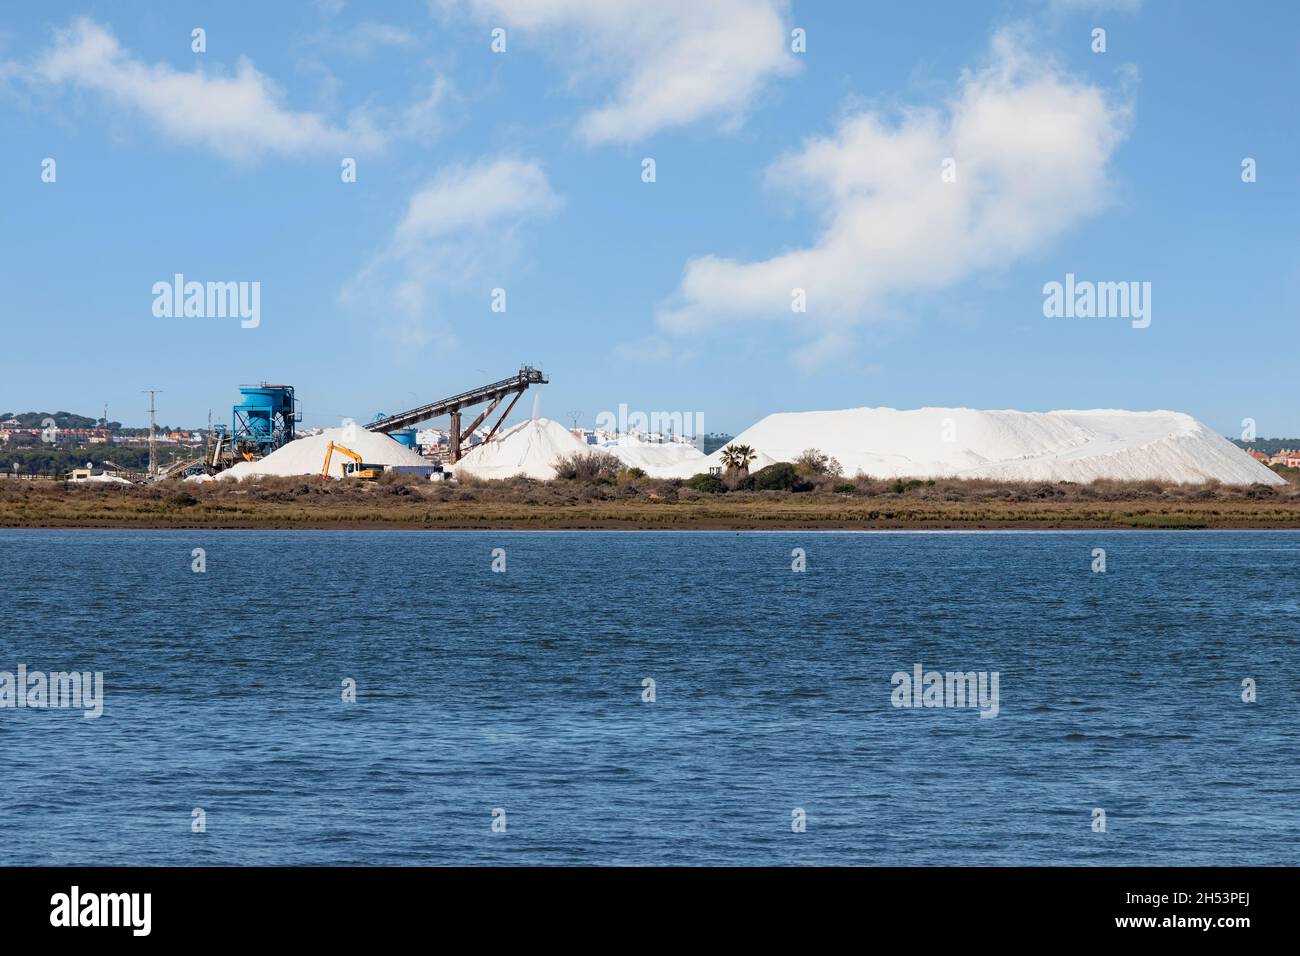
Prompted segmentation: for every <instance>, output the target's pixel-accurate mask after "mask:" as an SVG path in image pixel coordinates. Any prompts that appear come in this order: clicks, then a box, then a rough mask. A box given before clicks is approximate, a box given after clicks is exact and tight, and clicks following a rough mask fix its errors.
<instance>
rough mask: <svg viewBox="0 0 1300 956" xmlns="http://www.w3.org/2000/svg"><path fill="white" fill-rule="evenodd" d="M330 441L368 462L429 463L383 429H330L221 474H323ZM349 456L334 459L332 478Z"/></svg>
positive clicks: (225, 477) (224, 476)
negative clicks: (378, 430)
mask: <svg viewBox="0 0 1300 956" xmlns="http://www.w3.org/2000/svg"><path fill="white" fill-rule="evenodd" d="M330 442H336V443H337V444H339V445H343V446H344V447H345V448H350V449H351V450H352V451H354V452H356V453H357V454H358V455H360V456H361V460H362V461H363V462H364V463H365V464H368V465H427V464H429V463H428V462H427V461H425V460H424V459H423V458H421V457H420V455H419V454H418V453H417V452H414V451H412V450H411V449H409V448H407V447H406V446H405V445H403V444H402V443H401V442H399V441H396V440H395V439H392V438H389V437H388V436H387V435H385V434H383V433H382V432H370V431H366V430H365V429H364V428H326V429H325V430H324V431H322V432H321V433H320V434H319V435H309V436H307V437H306V438H297V439H294V440H293V441H291V442H289V443H288V444H287V445H281V446H280V447H279V448H277V449H276V450H275V451H273V452H271V454H269V455H267V456H266V457H265V458H261V459H259V460H257V461H241V462H240V463H239V464H237V465H233V466H231V467H230V468H227V469H226V470H225V471H223V472H221V473H220V474H219V475H217V477H218V478H221V479H223V480H230V479H234V480H236V481H238V480H240V479H243V478H260V477H262V476H264V475H282V476H283V475H319V474H320V471H321V468H322V467H323V466H324V464H325V452H326V451H327V450H328V449H329V444H330ZM351 461H352V459H351V458H349V457H348V456H347V455H343V454H340V453H339V452H338V451H337V450H336V451H335V452H334V457H333V458H331V459H330V477H332V478H339V477H341V476H342V474H343V465H344V464H345V463H347V462H351Z"/></svg>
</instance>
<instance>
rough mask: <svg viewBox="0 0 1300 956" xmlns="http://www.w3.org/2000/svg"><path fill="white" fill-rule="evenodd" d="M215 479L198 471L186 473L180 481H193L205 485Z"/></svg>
mask: <svg viewBox="0 0 1300 956" xmlns="http://www.w3.org/2000/svg"><path fill="white" fill-rule="evenodd" d="M216 480H217V479H215V478H213V477H212V476H211V475H205V474H203V473H202V472H199V473H198V474H196V475H186V476H185V477H184V478H182V479H181V481H189V482H193V483H194V484H196V485H206V484H207V483H208V482H209V481H216Z"/></svg>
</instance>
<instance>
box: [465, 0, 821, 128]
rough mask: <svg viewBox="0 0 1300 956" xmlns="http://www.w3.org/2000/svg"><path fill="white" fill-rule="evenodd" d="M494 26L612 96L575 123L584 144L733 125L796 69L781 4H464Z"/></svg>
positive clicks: (650, 0) (586, 0)
mask: <svg viewBox="0 0 1300 956" xmlns="http://www.w3.org/2000/svg"><path fill="white" fill-rule="evenodd" d="M470 2H471V3H472V6H473V7H474V9H475V10H476V11H477V12H478V13H479V14H480V15H481V16H482V17H484V18H486V19H488V20H490V21H491V22H492V23H494V24H495V25H500V26H504V27H505V28H506V29H507V31H513V30H518V31H520V32H521V33H522V34H525V35H527V34H543V35H545V36H546V37H549V38H551V39H552V40H553V42H554V45H555V55H556V57H557V58H558V59H562V60H563V61H564V62H566V63H567V64H568V65H569V66H570V68H571V70H572V75H573V79H574V81H575V83H577V84H579V85H581V84H583V83H584V82H586V83H590V85H592V86H597V87H598V88H600V89H605V88H607V87H608V86H609V85H610V83H611V82H612V83H613V86H614V92H613V95H612V97H611V98H610V99H609V101H608V102H607V103H605V104H604V105H603V106H600V107H599V108H597V109H595V110H592V111H591V112H588V113H587V114H586V115H585V116H583V117H582V118H581V119H580V121H579V123H578V132H579V134H580V135H581V136H582V137H583V138H584V139H585V140H586V141H588V142H591V143H608V142H634V141H637V140H641V139H644V138H645V137H647V136H650V135H652V134H653V133H656V132H658V131H659V130H662V129H668V128H671V127H675V126H682V125H685V124H689V123H694V122H697V121H700V120H704V119H715V120H717V119H721V120H724V121H735V120H736V119H737V118H739V117H741V116H742V115H743V114H744V112H745V111H746V109H748V108H749V106H750V104H751V103H752V102H753V100H754V99H755V98H756V97H757V96H758V94H759V92H760V91H761V90H762V89H763V86H764V84H765V83H766V82H767V81H768V80H769V79H771V78H773V77H777V76H783V75H787V74H789V73H792V72H794V71H795V70H796V69H797V63H796V60H795V56H794V55H793V54H792V53H791V52H790V26H789V25H788V24H787V23H786V17H785V13H786V10H787V3H786V2H785V0H707V2H703V3H701V2H699V0H528V2H525V3H520V2H516V0H470Z"/></svg>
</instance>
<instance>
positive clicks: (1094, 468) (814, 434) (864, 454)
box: [679, 408, 1285, 485]
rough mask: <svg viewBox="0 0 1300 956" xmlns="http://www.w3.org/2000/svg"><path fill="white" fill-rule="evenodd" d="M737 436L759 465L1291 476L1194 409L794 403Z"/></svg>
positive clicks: (1232, 479)
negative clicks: (805, 459) (810, 452)
mask: <svg viewBox="0 0 1300 956" xmlns="http://www.w3.org/2000/svg"><path fill="white" fill-rule="evenodd" d="M734 443H735V444H746V445H751V446H753V447H754V448H755V449H756V450H757V451H758V452H760V453H761V456H762V457H761V458H760V460H759V461H758V462H755V463H754V465H752V466H751V469H750V470H751V471H753V470H756V469H757V468H759V467H762V462H763V460H764V459H765V458H770V459H776V460H778V461H794V459H795V458H797V457H798V456H799V454H800V452H802V451H803V450H804V449H806V448H818V449H820V450H821V451H823V452H825V453H826V454H828V455H832V456H834V457H835V458H837V459H839V462H840V464H841V465H843V467H844V473H845V474H846V475H853V474H857V473H862V474H867V475H872V476H874V477H877V478H902V477H907V478H945V477H960V478H993V479H999V480H1003V481H1078V482H1087V481H1093V480H1095V479H1098V478H1114V479H1123V480H1156V481H1176V482H1188V483H1200V482H1204V481H1208V480H1211V479H1218V480H1219V481H1222V482H1224V483H1227V484H1252V483H1262V484H1270V485H1279V484H1285V481H1284V479H1282V478H1281V477H1279V476H1278V475H1277V474H1275V473H1274V472H1272V471H1270V470H1269V469H1268V468H1265V467H1264V466H1263V465H1261V464H1260V463H1259V462H1257V461H1255V460H1254V459H1253V458H1251V457H1250V456H1249V455H1247V454H1246V453H1245V452H1244V451H1242V450H1241V449H1240V448H1238V447H1237V446H1236V445H1234V444H1232V442H1230V441H1228V440H1227V439H1226V438H1223V437H1222V436H1220V435H1217V434H1215V433H1214V432H1213V431H1211V430H1210V429H1209V428H1207V427H1206V426H1205V425H1203V424H1201V423H1200V422H1198V421H1197V420H1196V419H1194V418H1192V417H1191V416H1190V415H1184V414H1181V413H1179V412H1166V411H1157V412H1127V411H1118V410H1111V409H1097V410H1092V411H1058V412H1016V411H992V412H982V411H976V410H974V409H970V408H920V409H915V410H912V411H899V410H897V409H893V408H850V409H845V410H843V411H833V412H788V413H782V414H777V415H769V416H767V417H766V418H764V419H763V420H762V421H760V422H758V423H757V424H755V425H753V426H751V427H750V428H748V429H746V430H745V431H744V432H742V433H741V434H739V435H737V436H736V438H735V439H734ZM716 457H717V454H715V455H713V456H710V463H714V462H712V459H713V458H716ZM679 474H683V473H682V472H679Z"/></svg>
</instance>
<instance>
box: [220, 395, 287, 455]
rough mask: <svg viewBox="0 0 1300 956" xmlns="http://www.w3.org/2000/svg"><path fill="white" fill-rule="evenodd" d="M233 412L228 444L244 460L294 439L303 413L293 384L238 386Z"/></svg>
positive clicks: (272, 449)
mask: <svg viewBox="0 0 1300 956" xmlns="http://www.w3.org/2000/svg"><path fill="white" fill-rule="evenodd" d="M239 393H240V395H241V396H242V401H241V402H240V403H239V404H238V405H236V406H235V407H234V409H233V411H232V416H231V419H232V421H231V428H230V436H229V439H228V445H229V447H231V448H233V449H234V450H235V452H236V454H238V455H239V456H240V457H242V458H244V459H245V460H252V459H253V458H261V457H263V456H264V455H267V454H270V453H271V452H273V451H275V450H276V449H277V448H279V447H280V446H281V445H283V444H285V443H286V442H291V441H293V439H294V425H295V424H296V423H298V422H300V421H302V412H301V411H299V409H298V402H297V400H296V399H295V398H294V393H293V386H292V385H268V384H266V383H265V382H263V383H262V384H260V385H241V386H239Z"/></svg>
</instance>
